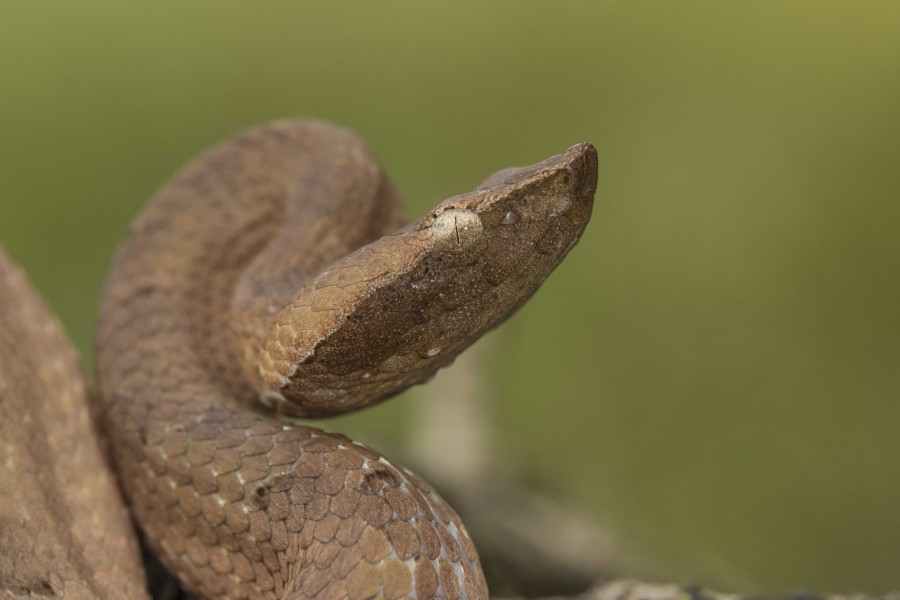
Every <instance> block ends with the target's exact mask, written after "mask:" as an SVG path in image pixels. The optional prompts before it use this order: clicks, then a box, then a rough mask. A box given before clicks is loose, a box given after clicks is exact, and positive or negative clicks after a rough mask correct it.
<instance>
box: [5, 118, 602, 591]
mask: <svg viewBox="0 0 900 600" xmlns="http://www.w3.org/2000/svg"><path fill="white" fill-rule="evenodd" d="M595 186H596V154H595V152H594V150H593V148H592V147H591V146H590V145H588V144H580V145H578V146H575V147H573V148H571V149H569V150H568V151H566V152H565V153H563V154H560V155H557V156H554V157H552V158H550V159H548V160H546V161H543V162H541V163H538V164H536V165H534V166H532V167H526V168H522V169H508V170H506V171H501V172H499V173H497V174H495V175H493V176H491V177H490V178H488V179H487V180H485V181H484V182H483V183H482V184H481V185H480V186H479V187H478V188H477V189H476V190H475V191H473V192H471V193H468V194H463V195H461V196H456V197H453V198H450V199H448V200H446V201H444V202H442V203H441V204H439V205H438V206H437V207H436V208H435V209H433V210H432V211H430V212H429V213H428V214H427V215H426V216H425V217H424V218H423V219H421V220H420V221H417V222H415V223H413V224H411V225H408V226H404V225H403V223H404V220H403V216H402V210H401V208H400V205H399V202H398V200H397V196H396V193H395V191H394V189H393V186H392V185H391V183H390V181H389V180H388V178H387V176H386V175H385V174H384V172H383V170H382V169H381V167H380V166H379V165H378V163H377V162H376V161H375V159H374V158H373V157H372V155H371V153H370V152H369V150H368V149H367V148H366V147H365V145H364V144H362V143H361V142H360V141H358V140H357V139H356V138H355V137H354V136H352V135H351V134H350V133H348V132H346V131H344V130H341V129H338V128H335V127H333V126H330V125H326V124H323V123H318V122H311V121H283V122H276V123H272V124H270V125H267V126H264V127H261V128H258V129H255V130H252V131H249V132H246V133H243V134H240V135H238V136H236V137H234V138H232V139H230V140H228V141H226V142H224V143H223V144H221V145H219V146H217V147H216V148H214V149H212V150H211V151H209V152H207V153H206V154H204V155H203V156H202V157H200V158H199V159H198V160H196V161H195V162H193V163H192V164H190V165H189V166H188V167H186V168H185V169H184V170H183V171H182V172H181V173H180V174H178V175H177V176H176V177H175V178H174V179H173V180H172V181H171V182H170V183H168V184H167V185H166V186H165V187H164V188H163V189H162V190H161V191H160V192H159V193H158V194H157V195H156V197H155V198H154V200H153V201H152V202H151V204H150V205H149V206H148V207H147V208H146V209H145V211H144V212H143V213H142V214H141V215H140V216H139V217H138V219H137V220H136V222H135V224H134V225H133V226H132V228H131V230H130V232H129V233H128V236H127V238H126V240H125V242H124V244H123V245H122V247H121V248H120V250H119V252H118V254H117V256H116V258H115V260H114V263H113V266H112V269H111V271H110V274H109V276H108V280H107V284H106V288H105V292H104V294H103V298H102V302H101V308H100V320H99V327H98V334H97V342H96V346H97V374H98V383H99V395H100V398H101V404H102V411H103V415H104V416H103V419H104V422H105V425H106V432H107V436H108V438H109V443H110V446H111V453H112V456H113V457H114V462H115V464H116V468H117V470H118V473H119V479H120V481H121V484H122V486H123V488H124V492H125V496H126V499H127V502H128V504H129V506H130V509H131V512H132V514H133V516H134V518H135V519H136V521H137V522H138V523H139V525H140V527H141V529H142V530H143V532H144V533H145V535H146V537H147V539H148V541H149V543H150V545H151V546H152V547H153V549H154V550H155V551H156V552H157V553H158V554H159V556H160V558H161V559H162V561H163V562H164V563H165V564H166V565H167V566H168V567H169V568H170V569H171V570H172V571H173V573H175V574H176V575H177V576H178V578H179V579H180V580H181V581H182V583H183V584H184V585H185V587H186V588H187V589H189V590H190V591H191V592H192V593H194V594H196V595H197V596H199V597H201V598H293V599H300V598H325V599H332V598H375V597H383V598H401V597H414V598H421V599H424V598H436V597H440V598H451V599H455V598H486V597H487V587H486V584H485V582H484V578H483V575H482V573H481V569H480V565H479V561H478V557H477V554H476V552H475V548H474V546H473V544H472V541H471V539H470V538H469V535H468V534H467V533H466V530H465V528H464V527H463V526H462V524H461V522H460V520H459V517H458V516H457V515H456V513H455V512H453V510H452V509H451V508H450V507H449V506H448V505H447V504H446V503H445V502H444V501H443V500H442V499H441V498H440V497H438V496H437V495H436V494H435V492H434V491H433V490H432V489H431V487H429V485H428V484H427V483H425V482H424V481H422V480H421V479H420V478H418V477H416V476H415V475H414V474H412V473H410V472H409V471H407V470H406V469H404V468H402V467H398V466H395V465H393V464H391V463H390V462H388V461H387V460H386V459H384V458H383V457H382V456H380V455H379V454H378V453H377V452H375V451H373V450H371V449H369V448H367V447H365V446H363V445H361V444H359V443H357V442H354V441H351V440H350V439H348V438H346V437H344V436H341V435H336V434H329V433H324V432H322V431H320V430H318V429H313V428H310V427H307V426H301V425H298V424H295V423H292V422H290V421H289V420H288V419H287V418H286V417H296V416H299V417H313V416H322V415H329V414H336V413H339V412H344V411H347V410H353V409H357V408H361V407H364V406H367V405H370V404H372V403H374V402H378V401H380V400H382V399H384V398H386V397H387V396H390V395H392V394H394V393H396V392H398V391H400V390H402V389H405V388H407V387H409V386H410V385H413V384H416V383H420V382H422V381H425V380H427V379H428V378H429V377H430V376H431V375H432V374H433V373H434V372H435V371H436V370H437V369H438V368H440V367H442V366H444V365H447V364H449V363H450V362H451V361H452V360H453V359H454V358H455V356H456V355H457V354H458V353H459V352H461V351H462V350H463V349H464V348H465V347H466V346H467V345H468V344H470V343H471V342H472V341H474V340H475V339H476V338H477V337H478V336H480V335H481V333H483V332H484V331H486V330H487V329H489V328H491V327H492V326H494V325H496V324H498V323H499V322H500V321H502V320H503V319H505V318H506V317H507V316H508V315H509V314H511V313H512V312H513V311H514V310H516V309H517V308H518V307H519V306H521V304H522V303H523V302H524V301H525V300H526V299H527V298H528V297H529V296H530V295H531V294H532V293H533V292H534V291H535V290H536V289H537V287H538V286H539V285H540V284H541V283H542V282H543V280H544V279H545V278H546V277H547V275H549V273H550V272H551V271H552V269H553V268H554V267H555V266H556V265H557V264H558V263H559V262H560V260H562V258H563V257H564V256H565V254H566V253H567V252H568V251H569V250H570V249H571V247H572V246H573V245H574V244H575V242H576V241H577V240H578V238H579V236H580V235H581V233H582V231H583V229H584V227H585V225H586V224H587V221H588V219H589V217H590V211H591V205H592V201H593V195H594V190H595ZM4 358H6V357H4ZM264 405H265V406H264ZM448 451H450V452H452V448H450V449H448ZM0 541H3V539H2V537H0ZM4 543H5V542H4ZM8 577H9V576H8V574H7V573H4V572H3V566H2V563H0V578H8ZM2 584H3V580H0V590H3V589H4V587H3V585H2ZM7 588H10V586H7ZM10 589H11V588H10ZM98 594H99V592H98ZM109 597H122V596H117V595H116V594H115V593H113V594H112V595H111V596H109Z"/></svg>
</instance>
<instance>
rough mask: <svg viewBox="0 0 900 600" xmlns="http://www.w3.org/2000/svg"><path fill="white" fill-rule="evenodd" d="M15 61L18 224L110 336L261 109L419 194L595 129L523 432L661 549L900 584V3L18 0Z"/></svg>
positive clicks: (571, 499)
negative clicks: (353, 148)
mask: <svg viewBox="0 0 900 600" xmlns="http://www.w3.org/2000/svg"><path fill="white" fill-rule="evenodd" d="M0 78H2V79H0V106H2V110H0V240H2V243H3V244H4V245H5V246H6V248H7V250H8V251H9V252H10V253H11V254H12V255H13V256H14V258H15V259H16V260H17V261H18V262H20V263H21V264H22V265H24V267H25V268H26V269H27V270H28V272H29V273H30V275H31V277H32V279H33V280H34V281H35V282H36V285H37V286H38V287H39V289H40V290H41V291H42V293H43V294H44V295H45V296H46V297H47V299H48V300H49V302H50V304H51V305H52V307H53V308H54V310H55V311H56V312H57V313H58V314H59V315H60V317H61V318H62V320H63V321H64V323H65V325H66V327H67V328H68V330H69V332H70V333H71V335H72V337H73V339H74V341H75V343H76V344H77V346H78V347H79V349H80V350H81V352H82V353H83V355H84V357H85V362H86V363H87V364H90V346H91V335H92V334H91V332H92V328H93V322H94V311H95V306H96V304H97V295H98V290H99V289H100V285H101V281H102V278H103V274H104V271H105V268H106V265H107V262H108V260H109V258H110V256H111V253H112V252H113V249H114V247H115V244H116V243H117V241H118V240H119V239H120V237H121V236H122V235H123V233H124V231H125V229H126V227H127V224H128V222H129V220H130V219H131V217H132V216H133V215H134V213H135V212H136V211H137V210H138V209H139V207H140V206H141V205H142V204H143V203H144V202H145V200H146V198H148V197H149V196H150V195H151V193H152V192H153V190H154V189H155V188H156V187H157V186H158V185H160V183H161V182H163V181H164V180H165V179H167V178H168V177H169V176H170V175H171V174H172V172H173V171H174V170H175V169H176V168H178V167H179V166H180V165H181V164H183V163H184V162H185V161H186V160H188V159H189V158H190V157H192V156H194V155H196V154H197V153H198V152H199V151H200V150H202V149H203V148H205V147H207V146H208V145H210V144H211V143H213V142H215V141H217V140H219V139H221V138H223V137H225V136H227V135H229V134H231V133H232V132H234V131H236V130H239V129H242V128H244V127H247V126H249V125H252V124H256V123H260V122H264V121H267V120H269V119H272V118H275V117H283V116H293V115H310V116H316V117H320V118H324V119H328V120H331V121H335V122H337V123H341V124H344V125H346V126H348V127H350V128H352V129H354V130H356V131H357V132H358V133H359V134H360V135H361V136H362V137H363V138H365V139H366V140H368V141H369V143H370V144H371V145H372V147H373V148H374V149H375V150H376V152H377V153H378V155H379V156H380V157H381V159H382V161H383V162H384V163H385V164H386V165H387V166H388V168H389V170H390V172H391V173H392V175H393V177H394V179H395V181H396V182H397V184H398V187H399V188H400V189H401V191H402V192H403V195H404V197H405V198H406V199H407V201H408V203H409V206H410V213H411V214H413V215H418V214H421V213H422V212H424V211H425V210H426V209H427V208H428V207H430V205H431V204H433V203H434V202H436V201H437V200H440V199H442V198H444V197H446V196H449V195H453V194H456V193H460V192H463V191H466V190H468V189H470V188H472V187H473V186H474V185H475V184H476V183H477V182H478V181H479V180H480V179H481V178H482V177H484V176H485V175H487V174H489V173H490V172H492V171H494V170H497V169H499V168H503V167H506V166H510V165H516V164H526V163H531V162H535V161H537V160H540V159H542V158H544V157H546V156H547V155H549V154H552V153H556V152H559V151H561V150H563V149H565V148H567V147H568V146H570V145H572V144H573V143H575V142H579V141H590V142H592V143H594V144H595V145H596V146H597V148H598V151H599V154H600V161H601V173H600V183H599V188H598V192H597V201H596V205H595V210H594V216H593V220H592V222H591V224H590V225H589V227H588V229H587V232H586V234H585V236H584V239H583V241H582V243H581V244H580V245H579V246H578V247H577V248H576V249H575V250H574V251H573V253H572V254H571V256H570V257H569V258H568V259H567V261H566V262H565V263H564V265H563V266H562V267H561V268H560V269H559V271H558V272H557V273H556V274H554V275H553V276H552V277H551V278H550V280H549V281H548V283H547V284H546V286H545V287H544V288H543V289H542V290H541V292H540V293H539V294H538V295H537V296H536V297H535V298H534V299H533V300H532V302H531V303H530V304H529V305H528V306H527V307H525V308H524V309H523V310H522V312H521V313H520V314H519V315H518V316H517V317H516V318H514V319H513V320H511V321H510V322H509V323H508V324H506V325H505V326H504V327H503V328H502V329H501V330H500V331H498V333H496V334H493V338H494V339H493V340H492V342H491V348H492V351H491V352H490V353H486V358H485V360H484V361H482V363H483V365H482V366H483V369H484V371H485V372H486V373H487V374H488V375H489V376H490V379H489V383H488V386H489V389H490V403H489V405H488V406H486V411H487V414H488V415H489V416H490V419H491V428H492V431H493V433H494V435H495V436H496V439H497V442H496V444H497V448H498V449H499V450H498V451H499V452H500V453H502V455H503V456H504V457H505V458H506V460H512V461H514V462H515V463H516V464H517V465H518V467H519V469H520V472H521V473H523V474H525V476H526V477H527V478H528V480H529V481H531V482H532V483H533V484H534V485H536V486H539V487H540V488H542V489H544V490H547V491H548V492H549V493H550V494H552V495H554V496H555V497H557V498H560V499H562V500H563V501H565V502H566V503H568V504H569V505H571V506H574V507H577V508H579V509H581V510H584V511H586V512H587V513H588V514H590V515H592V516H593V517H595V518H596V519H598V520H599V521H601V522H602V523H604V526H606V527H608V528H610V530H611V531H612V532H613V534H614V536H615V540H616V543H617V547H618V548H619V550H620V552H621V553H622V554H623V556H626V557H627V559H628V561H629V562H630V564H633V565H635V567H634V568H635V570H636V571H635V572H636V573H638V574H640V575H643V576H647V577H652V578H655V579H674V580H678V581H681V582H697V583H703V584H708V585H715V586H719V587H722V588H725V589H727V590H741V591H755V592H777V591H785V590H790V589H796V588H800V587H803V588H808V589H813V590H828V591H843V592H846V591H851V590H865V591H868V592H883V591H886V590H889V589H891V588H900V566H898V565H900V468H898V467H900V202H898V200H900V3H896V2H890V1H884V2H875V1H862V2H843V3H840V2H820V1H817V0H807V1H791V2H786V1H782V0H778V1H763V0H760V1H754V2H745V3H731V2H727V3H726V2H713V1H709V2H698V1H683V2H666V1H658V2H643V1H633V2H622V1H594V2H590V1H584V2H556V3H551V2H494V3H476V2H458V3H449V4H448V3H441V4H438V3H417V2H395V3H369V2H342V3H301V2H291V1H273V2H265V3H251V2H234V1H229V0H224V1H223V0H215V1H212V0H210V1H194V2H189V3H185V2H179V1H174V0H157V1H156V2H152V3H149V2H148V3H125V2H112V1H99V0H81V1H80V2H71V3H63V2H58V3H44V2H5V3H3V6H2V8H0ZM418 394H419V392H415V393H413V394H407V395H405V396H404V397H402V398H400V399H399V400H397V401H395V402H392V403H388V404H387V405H384V406H383V407H379V408H377V409H374V410H370V411H368V412H366V413H364V414H362V415H359V416H357V417H354V418H352V419H350V421H349V422H348V423H346V424H342V423H329V424H326V426H327V427H330V428H332V429H336V428H339V427H344V426H345V425H346V427H349V428H350V429H351V430H352V431H354V430H355V431H373V432H375V433H374V435H376V437H377V436H380V435H385V436H387V435H394V434H397V435H400V434H401V432H400V431H399V430H400V429H402V428H409V427H414V426H415V422H414V419H412V418H411V417H410V416H409V415H410V414H414V413H412V412H411V409H410V406H411V404H412V403H414V402H415V400H416V396H417V395H418ZM396 423H399V425H396Z"/></svg>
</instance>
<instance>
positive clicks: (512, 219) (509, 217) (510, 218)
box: [500, 209, 522, 225]
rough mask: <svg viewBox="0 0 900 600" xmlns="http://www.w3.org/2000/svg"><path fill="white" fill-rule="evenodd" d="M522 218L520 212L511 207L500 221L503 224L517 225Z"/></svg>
mask: <svg viewBox="0 0 900 600" xmlns="http://www.w3.org/2000/svg"><path fill="white" fill-rule="evenodd" d="M520 220H522V217H520V216H519V213H517V212H516V211H514V210H512V209H509V210H508V211H507V213H506V216H505V217H503V220H502V221H500V223H501V224H502V225H515V224H516V223H518V222H519V221H520Z"/></svg>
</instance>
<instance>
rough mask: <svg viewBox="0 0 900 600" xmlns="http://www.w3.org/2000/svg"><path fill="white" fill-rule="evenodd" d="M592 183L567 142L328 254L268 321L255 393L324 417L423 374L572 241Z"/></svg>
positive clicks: (592, 168) (581, 155)
mask: <svg viewBox="0 0 900 600" xmlns="http://www.w3.org/2000/svg"><path fill="white" fill-rule="evenodd" d="M596 185H597V153H596V151H595V150H594V147H593V146H591V145H590V144H578V145H576V146H573V147H572V148H570V149H568V150H567V151H565V152H563V153H562V154H558V155H555V156H552V157H550V158H548V159H546V160H544V161H541V162H539V163H537V164H534V165H531V166H528V167H521V168H512V169H505V170H503V171H499V172H497V173H495V174H493V175H491V176H490V177H488V178H487V179H485V180H484V181H483V182H482V183H481V184H480V185H479V186H478V187H477V188H476V189H475V190H474V191H472V192H469V193H467V194H462V195H459V196H454V197H452V198H449V199H447V200H445V201H443V202H441V203H440V204H438V206H436V207H435V208H434V209H433V210H431V211H430V212H429V213H428V214H427V215H426V216H425V217H424V218H422V219H421V220H419V221H417V222H415V223H413V224H411V225H409V226H407V227H406V228H403V229H402V230H400V231H398V232H397V233H395V234H392V235H388V236H385V237H383V238H381V239H379V240H377V241H375V242H374V243H372V244H369V245H367V246H364V247H362V248H360V249H359V250H357V251H356V252H354V253H352V254H350V255H348V256H347V257H345V258H343V259H341V260H339V261H337V262H336V263H334V264H333V265H332V266H331V267H329V268H327V269H325V270H324V271H322V272H321V273H320V274H319V275H317V276H316V277H314V278H313V279H312V280H311V281H310V282H309V283H307V284H306V285H305V286H304V287H303V289H301V290H300V292H299V293H298V294H297V295H296V296H295V297H294V300H293V302H291V304H290V305H289V306H287V307H286V308H285V309H284V310H282V311H281V313H280V314H279V315H278V317H277V318H276V319H275V323H274V325H273V326H272V328H271V329H270V331H269V334H268V335H267V338H266V341H265V343H264V344H263V347H262V350H261V353H260V375H261V377H262V382H263V386H264V389H263V390H261V391H260V395H261V397H262V398H263V400H264V401H266V402H267V403H269V404H277V405H278V406H280V407H281V408H282V409H283V410H284V412H287V413H289V414H292V415H296V416H304V417H312V416H326V415H330V414H336V413H339V412H345V411H347V410H353V409H357V408H362V407H364V406H368V405H370V404H372V403H374V402H378V401H380V400H383V399H385V398H387V397H389V396H391V395H393V394H395V393H397V392H399V391H401V390H403V389H405V388H407V387H409V386H411V385H414V384H416V383H421V382H424V381H426V380H428V379H429V378H430V377H431V376H432V375H433V374H434V373H435V372H436V371H437V370H438V369H439V368H441V367H443V366H445V365H447V364H449V363H451V362H452V361H453V359H454V358H455V357H456V356H457V355H458V354H459V353H460V352H462V351H463V350H464V349H465V348H466V347H468V346H469V345H470V344H471V343H472V342H474V341H475V340H476V339H478V338H479V337H480V336H481V335H482V334H483V333H484V332H486V331H487V330H489V329H490V328H492V327H494V326H496V325H498V324H499V323H501V322H502V321H504V320H505V319H506V318H507V317H509V316H510V315H511V314H512V313H513V312H515V310H516V309H518V308H519V307H520V306H521V305H522V304H523V303H524V302H525V301H526V300H527V299H528V298H530V297H531V295H532V294H534V292H535V291H536V290H537V288H538V287H539V286H540V285H541V283H543V282H544V280H545V279H546V278H547V277H548V276H549V274H550V273H551V272H552V271H553V269H555V268H556V266H557V265H558V264H559V263H560V262H561V261H562V259H563V258H564V257H565V256H566V254H567V253H568V252H569V250H571V249H572V247H573V246H574V245H575V244H576V243H577V242H578V240H579V239H580V237H581V235H582V232H583V231H584V228H585V226H586V225H587V223H588V220H589V219H590V215H591V208H592V205H593V199H594V193H595V190H596Z"/></svg>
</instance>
